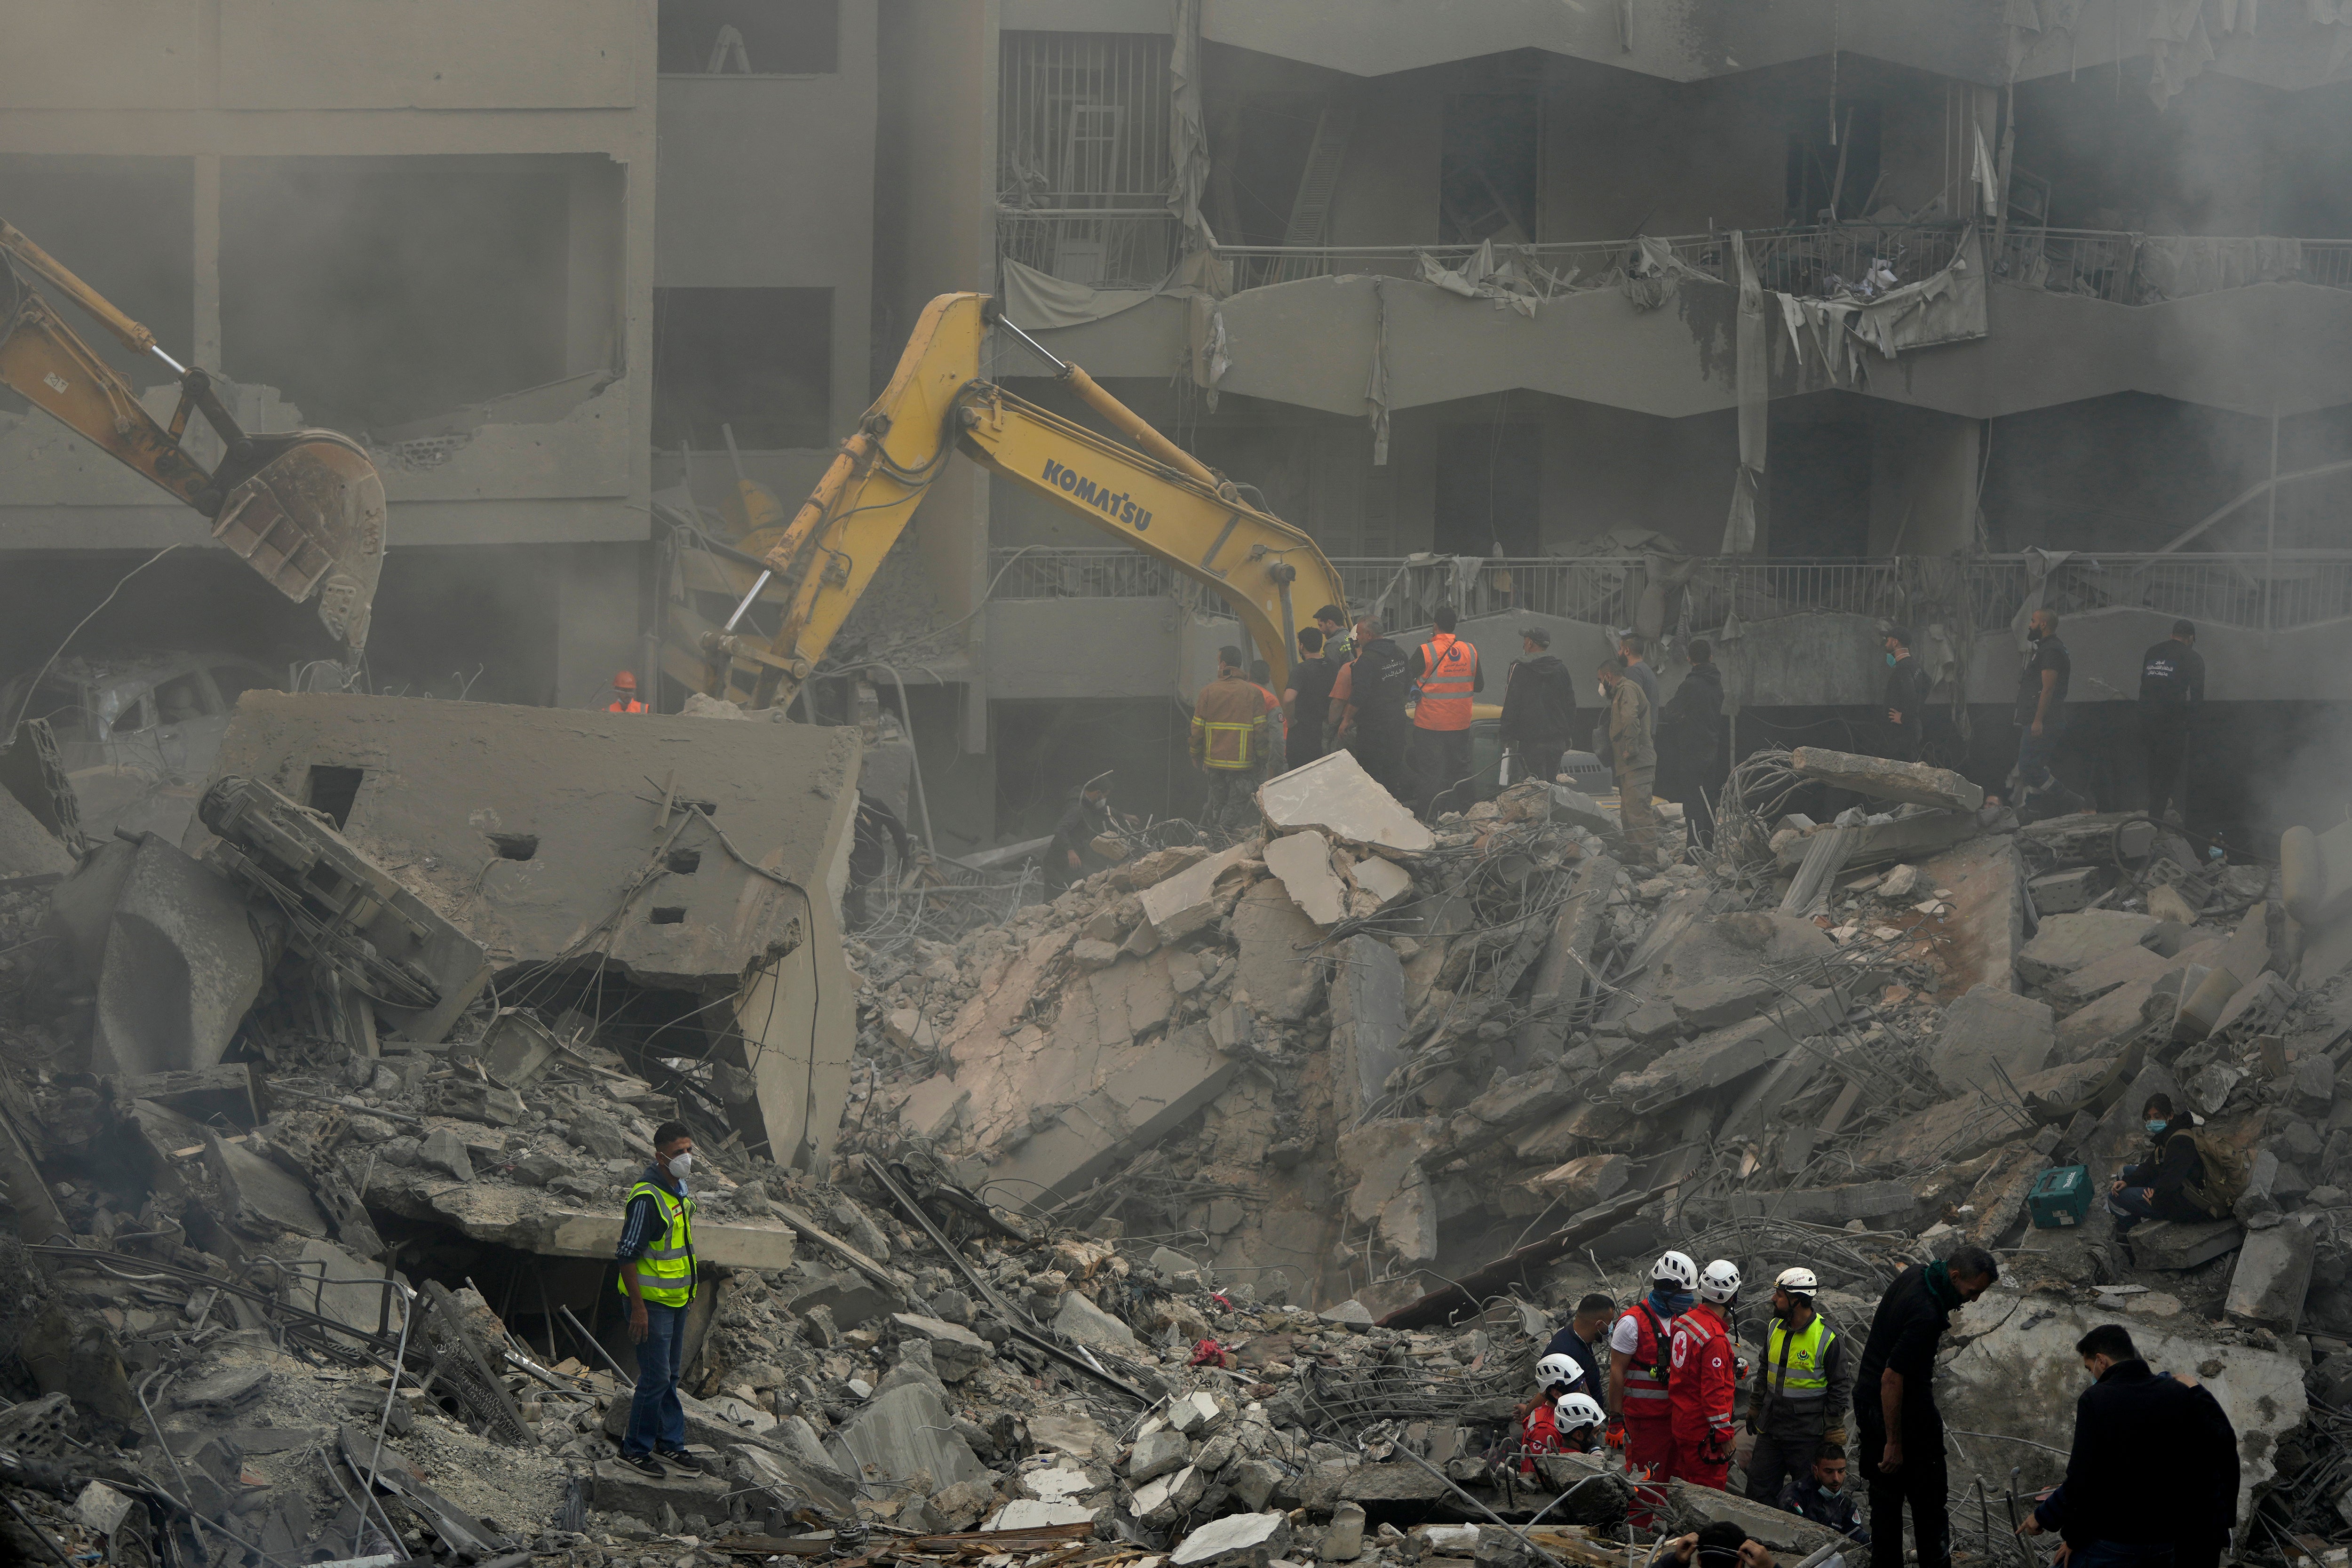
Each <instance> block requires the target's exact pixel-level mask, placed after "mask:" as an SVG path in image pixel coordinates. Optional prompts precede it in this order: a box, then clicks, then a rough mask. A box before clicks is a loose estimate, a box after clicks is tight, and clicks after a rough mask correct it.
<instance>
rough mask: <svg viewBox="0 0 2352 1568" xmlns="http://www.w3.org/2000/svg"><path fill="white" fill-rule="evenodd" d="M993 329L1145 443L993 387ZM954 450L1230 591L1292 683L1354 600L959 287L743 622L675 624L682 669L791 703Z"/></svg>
mask: <svg viewBox="0 0 2352 1568" xmlns="http://www.w3.org/2000/svg"><path fill="white" fill-rule="evenodd" d="M992 326H993V327H999V328H1002V329H1003V330H1004V331H1008V332H1010V333H1012V334H1013V336H1014V337H1017V338H1018V339H1020V340H1021V342H1024V343H1025V344H1027V345H1028V346H1029V348H1030V349H1032V350H1033V351H1034V352H1035V353H1038V354H1039V355H1041V356H1042V357H1043V358H1044V359H1045V362H1046V363H1048V364H1050V365H1052V366H1053V367H1054V372H1055V375H1056V376H1058V377H1059V378H1060V379H1061V381H1062V382H1063V383H1064V384H1066V385H1067V386H1069V388H1070V389H1071V390H1072V392H1074V393H1075V394H1076V396H1077V397H1078V399H1079V401H1081V402H1082V403H1084V404H1085V405H1087V407H1088V408H1090V409H1092V410H1093V411H1094V412H1095V413H1097V414H1098V415H1100V416H1102V418H1103V419H1104V420H1105V421H1106V422H1107V423H1108V425H1109V426H1111V427H1112V428H1113V429H1114V430H1116V431H1118V434H1119V435H1120V436H1122V437H1126V439H1127V440H1128V441H1131V442H1133V443H1134V445H1133V446H1131V447H1130V446H1126V445H1122V444H1121V443H1120V442H1118V441H1115V440H1112V439H1111V438H1109V437H1106V436H1101V435H1098V434H1097V433H1096V432H1094V431H1092V430H1089V429H1087V427H1086V426H1082V425H1076V424H1074V423H1072V422H1071V421H1069V420H1067V419H1065V418H1063V417H1061V416H1059V415H1056V414H1053V413H1049V412H1048V411H1046V410H1045V409H1043V408H1040V407H1038V406H1037V405H1035V404H1034V403H1029V402H1025V401H1024V400H1023V399H1021V398H1019V397H1016V396H1014V395H1013V394H1012V393H1010V392H1007V391H1006V390H1005V389H1004V388H1003V387H1002V386H999V385H997V384H994V383H992V382H990V381H986V380H983V379H982V376H981V372H980V363H981V345H982V341H983V340H984V339H985V338H986V336H987V333H988V331H989V329H990V328H991V327H992ZM954 451H961V452H962V453H963V454H964V455H965V456H966V457H968V458H971V459H972V460H973V461H974V462H977V463H980V464H982V466H984V467H986V468H990V469H992V470H993V471H994V472H996V473H1000V474H1003V476H1005V478H1007V479H1011V480H1013V482H1014V483H1016V484H1021V485H1024V486H1026V487H1027V488H1028V489H1032V490H1034V491H1036V492H1037V493H1038V494H1040V495H1042V496H1044V497H1045V498H1046V499H1047V500H1053V501H1057V502H1059V503H1061V504H1062V505H1063V506H1066V507H1068V508H1070V509H1071V510H1074V511H1076V513H1077V514H1078V515H1079V516H1080V517H1082V518H1084V519H1086V520H1087V521H1088V522H1090V523H1092V524H1093V525H1094V526H1095V527H1097V528H1098V529H1100V530H1102V531H1104V532H1105V533H1108V534H1110V535H1112V536H1113V537H1115V538H1117V539H1118V541H1119V542H1121V543H1123V544H1127V545H1129V546H1131V547H1132V548H1134V549H1137V550H1140V551H1143V552H1146V553H1148V554H1151V555H1154V556H1157V557H1158V558H1159V559H1160V560H1161V561H1164V562H1166V563H1168V564H1169V565H1170V566H1171V567H1172V568H1174V569H1175V570H1176V571H1179V572H1181V573H1182V574H1184V575H1186V576H1188V577H1190V578H1192V580H1193V581H1195V582H1197V583H1200V584H1202V585H1203V586H1205V587H1207V588H1209V589H1211V590H1213V592H1215V593H1216V594H1217V595H1219V596H1221V597H1222V598H1223V600H1224V601H1225V603H1226V604H1228V605H1231V606H1233V609H1234V614H1235V615H1237V616H1240V617H1241V621H1242V624H1243V625H1244V626H1246V627H1247V628H1248V630H1249V634H1250V638H1251V640H1252V641H1253V642H1254V643H1255V644H1256V647H1257V651H1258V653H1259V655H1260V656H1261V657H1262V658H1265V661H1266V663H1267V664H1268V665H1269V666H1270V667H1271V668H1272V670H1273V675H1274V683H1275V689H1276V690H1277V691H1279V690H1281V689H1282V686H1283V683H1284V680H1285V679H1286V676H1287V675H1288V673H1289V669H1290V658H1291V652H1292V649H1293V648H1294V647H1296V642H1295V637H1296V636H1297V631H1298V629H1299V628H1300V627H1302V626H1307V625H1310V624H1312V622H1313V619H1314V615H1315V612H1316V611H1317V610H1318V609H1319V608H1321V607H1322V606H1323V605H1346V604H1347V602H1348V595H1347V592H1346V590H1345V589H1344V588H1343V587H1342V586H1341V584H1340V581H1339V572H1338V570H1337V569H1336V568H1334V567H1333V566H1332V564H1331V563H1330V562H1329V561H1328V560H1326V559H1325V558H1324V555H1323V552H1322V551H1320V550H1318V549H1317V548H1316V545H1315V542H1314V541H1313V540H1312V539H1310V538H1308V537H1307V533H1306V531H1304V530H1302V529H1298V528H1295V527H1293V526H1292V525H1290V524H1289V523H1286V522H1285V521H1282V520H1281V519H1280V518H1277V517H1274V516H1271V515H1269V514H1268V513H1266V512H1265V510H1262V509H1260V508H1258V507H1255V506H1253V505H1251V504H1249V503H1248V502H1247V501H1245V500H1243V498H1242V496H1241V493H1240V490H1239V489H1238V488H1237V487H1235V486H1234V484H1233V483H1232V481H1230V480H1228V479H1225V478H1224V477H1223V475H1221V474H1218V473H1217V472H1215V471H1214V470H1213V469H1212V468H1208V467H1207V466H1205V465H1204V464H1202V462H1201V461H1200V460H1199V459H1198V458H1194V457H1193V456H1192V454H1191V453H1189V452H1186V451H1185V450H1183V449H1182V448H1181V447H1178V446H1177V445H1176V444H1175V443H1174V442H1173V441H1171V440H1169V439H1168V437H1165V436H1162V435H1161V434H1160V432H1159V431H1157V430H1154V429H1153V428H1152V427H1151V426H1150V425H1148V424H1146V423H1145V422H1144V420H1143V419H1142V418H1141V416H1139V415H1137V414H1136V413H1135V412H1134V411H1133V410H1131V409H1129V407H1127V405H1124V404H1122V403H1120V402H1119V401H1118V399H1117V398H1116V397H1113V396H1112V395H1110V394H1109V393H1108V392H1106V391H1104V390H1103V388H1102V387H1101V386H1099V385H1097V384H1096V382H1095V380H1094V378H1093V377H1091V376H1089V375H1088V374H1087V373H1086V372H1085V371H1083V370H1081V369H1079V368H1078V367H1077V366H1076V365H1074V364H1069V363H1065V362H1063V361H1062V360H1060V359H1058V358H1056V357H1055V355H1053V354H1052V353H1048V352H1047V351H1046V350H1045V348H1044V347H1043V346H1042V345H1040V344H1039V343H1038V342H1036V340H1035V339H1034V338H1032V337H1030V336H1029V334H1028V333H1026V332H1024V331H1021V330H1020V329H1019V328H1018V327H1016V326H1014V325H1013V323H1012V322H1010V321H1004V320H1003V319H1002V318H1000V317H999V316H998V315H997V313H996V302H995V301H994V300H992V299H991V298H989V297H988V296H986V295H984V294H943V295H941V296H940V298H938V299H936V300H932V301H931V302H930V304H929V305H928V306H926V307H925V308H924V310H923V314H922V317H921V319H920V320H919V321H917V322H916V324H915V331H914V334H913V336H912V337H911V338H910V339H909V340H908V344H907V350H906V353H904V354H902V355H901V356H900V357H899V360H898V371H897V372H896V374H893V375H892V376H891V377H890V384H889V385H888V386H887V387H886V388H884V389H883V393H882V395H881V396H880V397H879V398H877V400H876V401H875V404H874V406H873V407H871V408H869V409H867V410H866V416H865V417H864V418H863V419H861V420H860V421H859V422H858V428H857V433H856V435H854V436H852V437H849V439H848V440H846V441H845V442H843V443H842V447H841V452H840V455H839V456H837V457H835V458H834V460H833V465H832V467H830V468H827V469H826V470H825V474H824V479H821V480H819V481H818V483H817V487H816V489H814V491H813V492H811V494H810V496H809V498H808V500H806V501H804V502H803V503H802V505H801V508H800V510H799V511H798V513H797V514H795V515H794V516H793V520H792V521H791V522H790V523H789V524H787V525H786V526H785V527H784V528H783V530H782V533H781V534H779V535H775V537H774V543H773V544H772V545H771V546H770V548H769V549H768V550H767V552H766V553H765V554H764V556H762V557H761V565H760V568H759V570H758V573H757V575H756V577H755V578H754V579H753V580H752V582H751V589H750V592H748V593H745V594H744V595H743V596H742V600H741V603H740V604H739V605H737V606H736V609H735V612H734V614H733V615H732V616H730V617H729V618H728V621H727V624H726V625H725V626H720V627H710V626H708V625H707V624H706V625H705V626H702V627H700V628H695V627H694V626H692V624H691V623H690V622H688V623H685V624H684V626H681V624H680V623H679V622H678V621H677V620H674V621H673V626H674V628H679V629H684V630H687V631H688V632H690V633H691V638H690V640H689V641H688V646H689V647H693V648H694V649H695V652H696V654H698V656H699V657H698V658H695V657H693V656H687V657H686V658H678V659H674V660H673V661H672V662H671V663H670V665H669V668H671V670H672V671H673V673H678V674H683V675H687V676H688V678H689V679H694V678H695V677H698V678H699V679H697V680H696V682H695V683H696V684H698V685H699V686H700V687H701V689H703V690H705V691H707V692H708V693H709V694H710V695H711V696H714V697H724V696H728V695H729V694H730V689H732V688H733V686H734V678H735V672H736V671H737V670H738V669H739V668H740V669H742V670H743V671H744V673H745V674H746V675H748V676H750V678H751V679H750V685H751V691H750V694H749V702H750V705H751V706H752V707H755V708H766V707H772V706H775V705H779V704H782V703H784V702H788V701H790V700H792V697H793V693H795V692H796V691H798V690H799V689H800V688H801V686H802V684H803V682H805V681H806V680H807V679H809V677H810V676H811V675H812V674H814V672H815V669H816V668H817V665H818V663H819V661H821V660H822V659H823V658H824V655H825V650H826V648H827V647H830V646H831V644H832V642H833V639H834V637H835V634H837V633H838V632H839V631H840V630H841V626H842V623H843V622H844V621H845V620H846V619H847V618H848V616H849V612H850V610H851V609H852V608H853V607H854V606H855V605H856V603H857V599H858V596H859V595H861V594H863V593H864V592H865V591H866V584H869V583H871V582H872V581H873V579H874V574H875V572H876V571H877V569H878V568H879V567H880V566H881V564H882V558H883V557H884V556H885V555H887V553H889V550H890V546H891V545H892V544H893V543H895V542H897V541H898V535H899V533H900V532H901V531H904V530H905V528H906V526H907V523H908V520H909V519H910V518H912V517H913V516H914V512H915V508H916V506H917V505H918V504H919V503H920V502H921V500H922V499H923V496H924V493H925V492H926V491H927V490H929V488H930V486H931V484H932V483H933V482H934V481H935V480H936V479H938V478H939V476H940V470H941V469H942V468H944V467H945V466H946V464H947V460H948V456H949V454H950V452H954ZM739 570H740V569H739ZM762 599H767V600H771V601H775V602H781V605H782V624H781V626H779V627H778V628H777V630H776V633H775V635H774V636H773V637H768V638H764V639H763V638H760V637H751V636H747V635H744V634H742V633H740V632H739V631H738V630H737V627H738V626H740V625H741V624H742V621H743V617H744V616H745V615H746V613H747V612H749V610H750V609H751V605H753V604H754V603H757V602H760V601H761V600H762ZM677 608H678V607H677V606H673V610H674V611H675V610H676V609H677ZM681 640H688V639H681V638H677V637H673V638H672V639H671V641H670V643H669V647H671V648H672V649H673V650H675V651H678V652H683V650H679V649H678V647H677V645H678V642H679V641H681Z"/></svg>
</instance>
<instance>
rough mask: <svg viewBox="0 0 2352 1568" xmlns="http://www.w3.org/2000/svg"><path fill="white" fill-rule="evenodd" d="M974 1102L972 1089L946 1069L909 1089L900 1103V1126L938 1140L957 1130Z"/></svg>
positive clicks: (916, 1135)
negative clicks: (965, 1087) (967, 1107)
mask: <svg viewBox="0 0 2352 1568" xmlns="http://www.w3.org/2000/svg"><path fill="white" fill-rule="evenodd" d="M969 1104H971V1090H970V1089H964V1088H961V1087H960V1086H959V1085H958V1084H957V1083H956V1080H955V1079H952V1078H950V1077H949V1076H948V1075H947V1074H945V1073H937V1074H934V1075H933V1076H931V1077H929V1078H927V1079H924V1080H923V1081H922V1082H920V1083H919V1084H917V1085H916V1086H915V1087H914V1088H913V1089H910V1090H908V1094H907V1099H906V1102H905V1103H904V1104H902V1105H900V1106H899V1107H898V1130H899V1131H901V1132H904V1133H905V1134H907V1136H908V1137H909V1138H920V1139H923V1140H925V1141H927V1142H939V1141H940V1139H942V1138H945V1137H946V1136H947V1135H948V1134H949V1133H950V1132H951V1131H954V1130H955V1128H956V1126H957V1124H958V1123H959V1122H961V1121H962V1120H963V1110H964V1107H965V1106H967V1105H969Z"/></svg>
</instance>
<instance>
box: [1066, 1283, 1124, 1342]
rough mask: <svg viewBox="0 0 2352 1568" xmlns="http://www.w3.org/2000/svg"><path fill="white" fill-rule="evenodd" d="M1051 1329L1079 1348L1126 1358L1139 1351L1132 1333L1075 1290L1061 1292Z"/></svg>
mask: <svg viewBox="0 0 2352 1568" xmlns="http://www.w3.org/2000/svg"><path fill="white" fill-rule="evenodd" d="M1054 1327H1055V1329H1056V1330H1058V1331H1061V1332H1063V1333H1065V1334H1067V1335H1068V1336H1069V1337H1070V1338H1072V1339H1074V1340H1076V1341H1077V1342H1079V1343H1080V1344H1086V1345H1092V1346H1094V1347H1095V1348H1096V1349H1097V1350H1109V1351H1118V1352H1121V1353H1122V1354H1126V1353H1131V1352H1134V1351H1136V1350H1139V1349H1140V1348H1141V1344H1140V1342H1139V1341H1138V1340H1137V1339H1136V1337H1135V1331H1134V1330H1133V1329H1130V1328H1129V1327H1128V1326H1127V1325H1126V1324H1125V1323H1123V1322H1121V1321H1118V1319H1117V1318H1114V1317H1112V1316H1111V1315H1110V1314H1109V1313H1108V1312H1106V1311H1104V1310H1102V1309H1101V1308H1100V1307H1097V1306H1096V1305H1095V1304H1094V1303H1093V1302H1092V1301H1089V1300H1087V1299H1086V1297H1084V1296H1083V1295H1081V1294H1079V1293H1078V1292H1077V1291H1076V1290H1067V1291H1065V1292H1063V1295H1062V1303H1061V1306H1060V1307H1059V1308H1058V1309H1057V1310H1055V1313H1054Z"/></svg>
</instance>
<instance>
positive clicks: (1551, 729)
mask: <svg viewBox="0 0 2352 1568" xmlns="http://www.w3.org/2000/svg"><path fill="white" fill-rule="evenodd" d="M1519 649H1520V653H1521V656H1522V657H1520V658H1515V659H1513V660H1511V668H1509V669H1507V670H1506V671H1504V673H1503V726H1502V728H1503V744H1505V745H1506V746H1508V747H1510V748H1512V750H1513V752H1515V753H1516V765H1515V766H1514V767H1513V769H1512V772H1513V773H1514V774H1515V775H1516V776H1517V778H1526V779H1541V780H1543V781H1544V783H1546V784H1549V783H1551V782H1552V780H1553V779H1555V778H1557V777H1559V754H1560V753H1561V752H1564V751H1566V750H1568V738H1569V736H1570V734H1572V733H1574V729H1573V726H1574V725H1575V723H1576V678H1575V677H1574V676H1572V675H1570V674H1569V673H1568V666H1566V665H1564V664H1562V663H1560V662H1559V660H1558V659H1556V658H1553V657H1552V656H1551V634H1550V633H1549V632H1548V631H1546V630H1544V629H1543V628H1542V627H1541V626H1527V627H1523V628H1522V629H1521V630H1520V632H1519ZM1514 782H1516V779H1515V781H1514Z"/></svg>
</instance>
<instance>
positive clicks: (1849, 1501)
mask: <svg viewBox="0 0 2352 1568" xmlns="http://www.w3.org/2000/svg"><path fill="white" fill-rule="evenodd" d="M1845 1463H1846V1461H1845V1449H1844V1448H1843V1447H1840V1446H1838V1445H1837V1444H1835V1443H1824V1444H1822V1446H1821V1447H1819V1448H1818V1449H1816V1450H1814V1453H1813V1468H1812V1469H1811V1471H1810V1472H1809V1473H1807V1474H1805V1475H1801V1476H1791V1477H1790V1478H1789V1482H1788V1484H1787V1485H1786V1486H1784V1487H1782V1488H1781V1489H1780V1507H1781V1508H1782V1509H1783V1510H1787V1511H1788V1512H1790V1513H1793V1514H1795V1515H1797V1516H1798V1517H1799V1518H1800V1519H1810V1520H1811V1521H1813V1522H1814V1523H1815V1524H1818V1525H1821V1526H1822V1528H1824V1529H1827V1530H1834V1531H1837V1532H1838V1533H1839V1534H1840V1535H1843V1536H1845V1537H1847V1538H1848V1539H1850V1540H1853V1541H1859V1542H1862V1543H1863V1544H1864V1546H1867V1545H1869V1544H1870V1526H1868V1525H1867V1524H1864V1522H1863V1520H1862V1510H1860V1509H1859V1508H1856V1507H1855V1506H1854V1501H1853V1491H1852V1490H1851V1489H1848V1488H1847V1486H1846V1484H1845Z"/></svg>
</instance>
